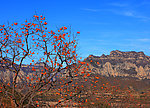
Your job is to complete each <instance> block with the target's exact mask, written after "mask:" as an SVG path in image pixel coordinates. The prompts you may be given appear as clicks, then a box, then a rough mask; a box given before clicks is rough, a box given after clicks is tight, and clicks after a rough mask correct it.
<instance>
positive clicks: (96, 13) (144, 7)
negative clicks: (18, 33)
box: [0, 0, 150, 58]
mask: <svg viewBox="0 0 150 108" xmlns="http://www.w3.org/2000/svg"><path fill="white" fill-rule="evenodd" d="M35 12H37V13H38V14H39V15H41V14H43V15H44V16H45V17H46V19H47V22H48V26H49V28H52V30H55V29H56V26H70V25H71V26H72V29H73V31H74V32H76V31H80V32H81V34H80V36H79V38H78V39H79V46H80V48H79V51H80V54H81V56H82V57H83V58H84V57H87V56H88V55H89V54H93V55H99V56H100V55H101V54H103V53H104V54H109V53H110V51H112V50H121V51H131V50H132V51H143V52H145V54H147V55H150V0H0V24H6V23H7V22H10V23H11V22H24V21H25V20H26V19H30V18H31V17H32V16H33V15H34V14H35Z"/></svg>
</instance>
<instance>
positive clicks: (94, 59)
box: [84, 50, 150, 79]
mask: <svg viewBox="0 0 150 108" xmlns="http://www.w3.org/2000/svg"><path fill="white" fill-rule="evenodd" d="M84 61H85V62H87V63H89V68H90V69H92V73H94V74H95V73H97V74H101V75H104V76H107V77H109V76H113V77H117V76H118V77H134V78H138V79H150V56H147V55H145V54H144V53H143V52H135V51H129V52H122V51H119V50H115V51H111V52H110V54H109V55H104V54H103V55H102V56H94V55H90V56H88V57H87V58H86V59H84Z"/></svg>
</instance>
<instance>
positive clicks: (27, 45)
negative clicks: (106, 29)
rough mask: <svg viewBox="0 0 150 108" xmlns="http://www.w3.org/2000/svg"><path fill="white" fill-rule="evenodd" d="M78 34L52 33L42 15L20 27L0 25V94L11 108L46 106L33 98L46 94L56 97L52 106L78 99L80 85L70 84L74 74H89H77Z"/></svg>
mask: <svg viewBox="0 0 150 108" xmlns="http://www.w3.org/2000/svg"><path fill="white" fill-rule="evenodd" d="M79 34H80V32H77V33H75V34H72V33H71V30H68V29H67V27H65V26H63V27H61V28H59V29H57V30H56V31H52V30H49V29H48V28H47V22H46V20H45V17H44V16H42V15H41V16H38V15H34V16H33V18H32V20H31V21H29V20H26V21H25V23H24V24H20V23H17V22H15V23H13V24H8V25H0V62H1V63H0V69H1V71H0V75H1V82H0V83H1V91H0V92H1V93H0V94H1V96H3V97H6V98H5V99H7V102H9V101H10V103H11V107H19V108H23V107H37V106H42V105H44V104H45V106H47V107H50V106H51V105H50V104H47V103H43V104H42V103H40V101H38V100H37V98H36V97H37V96H39V95H40V94H45V93H47V92H49V91H54V92H53V93H55V95H58V96H60V97H59V98H58V100H57V103H56V105H59V104H60V103H62V102H65V101H67V100H70V99H72V98H73V97H75V96H78V94H79V93H80V92H81V91H80V90H79V87H80V86H79V85H78V86H75V85H71V86H70V84H71V83H72V82H73V81H74V79H75V78H76V76H78V75H81V74H82V75H84V77H82V78H85V75H87V76H88V75H89V73H87V72H85V70H86V69H85V70H83V71H82V72H81V70H79V68H80V67H81V65H77V63H80V64H85V63H83V62H80V61H79V60H78V55H77V53H76V46H77V38H76V36H78V35H79ZM24 61H25V62H26V63H28V65H27V64H26V65H25V64H24ZM8 74H9V75H8ZM7 75H8V76H9V78H10V80H8V79H7ZM82 78H81V79H82ZM73 84H76V83H75V81H74V83H73ZM82 87H83V85H82ZM69 89H70V91H69ZM73 90H74V94H73V93H72V92H71V91H73ZM65 93H67V94H65ZM1 101H2V98H1Z"/></svg>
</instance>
